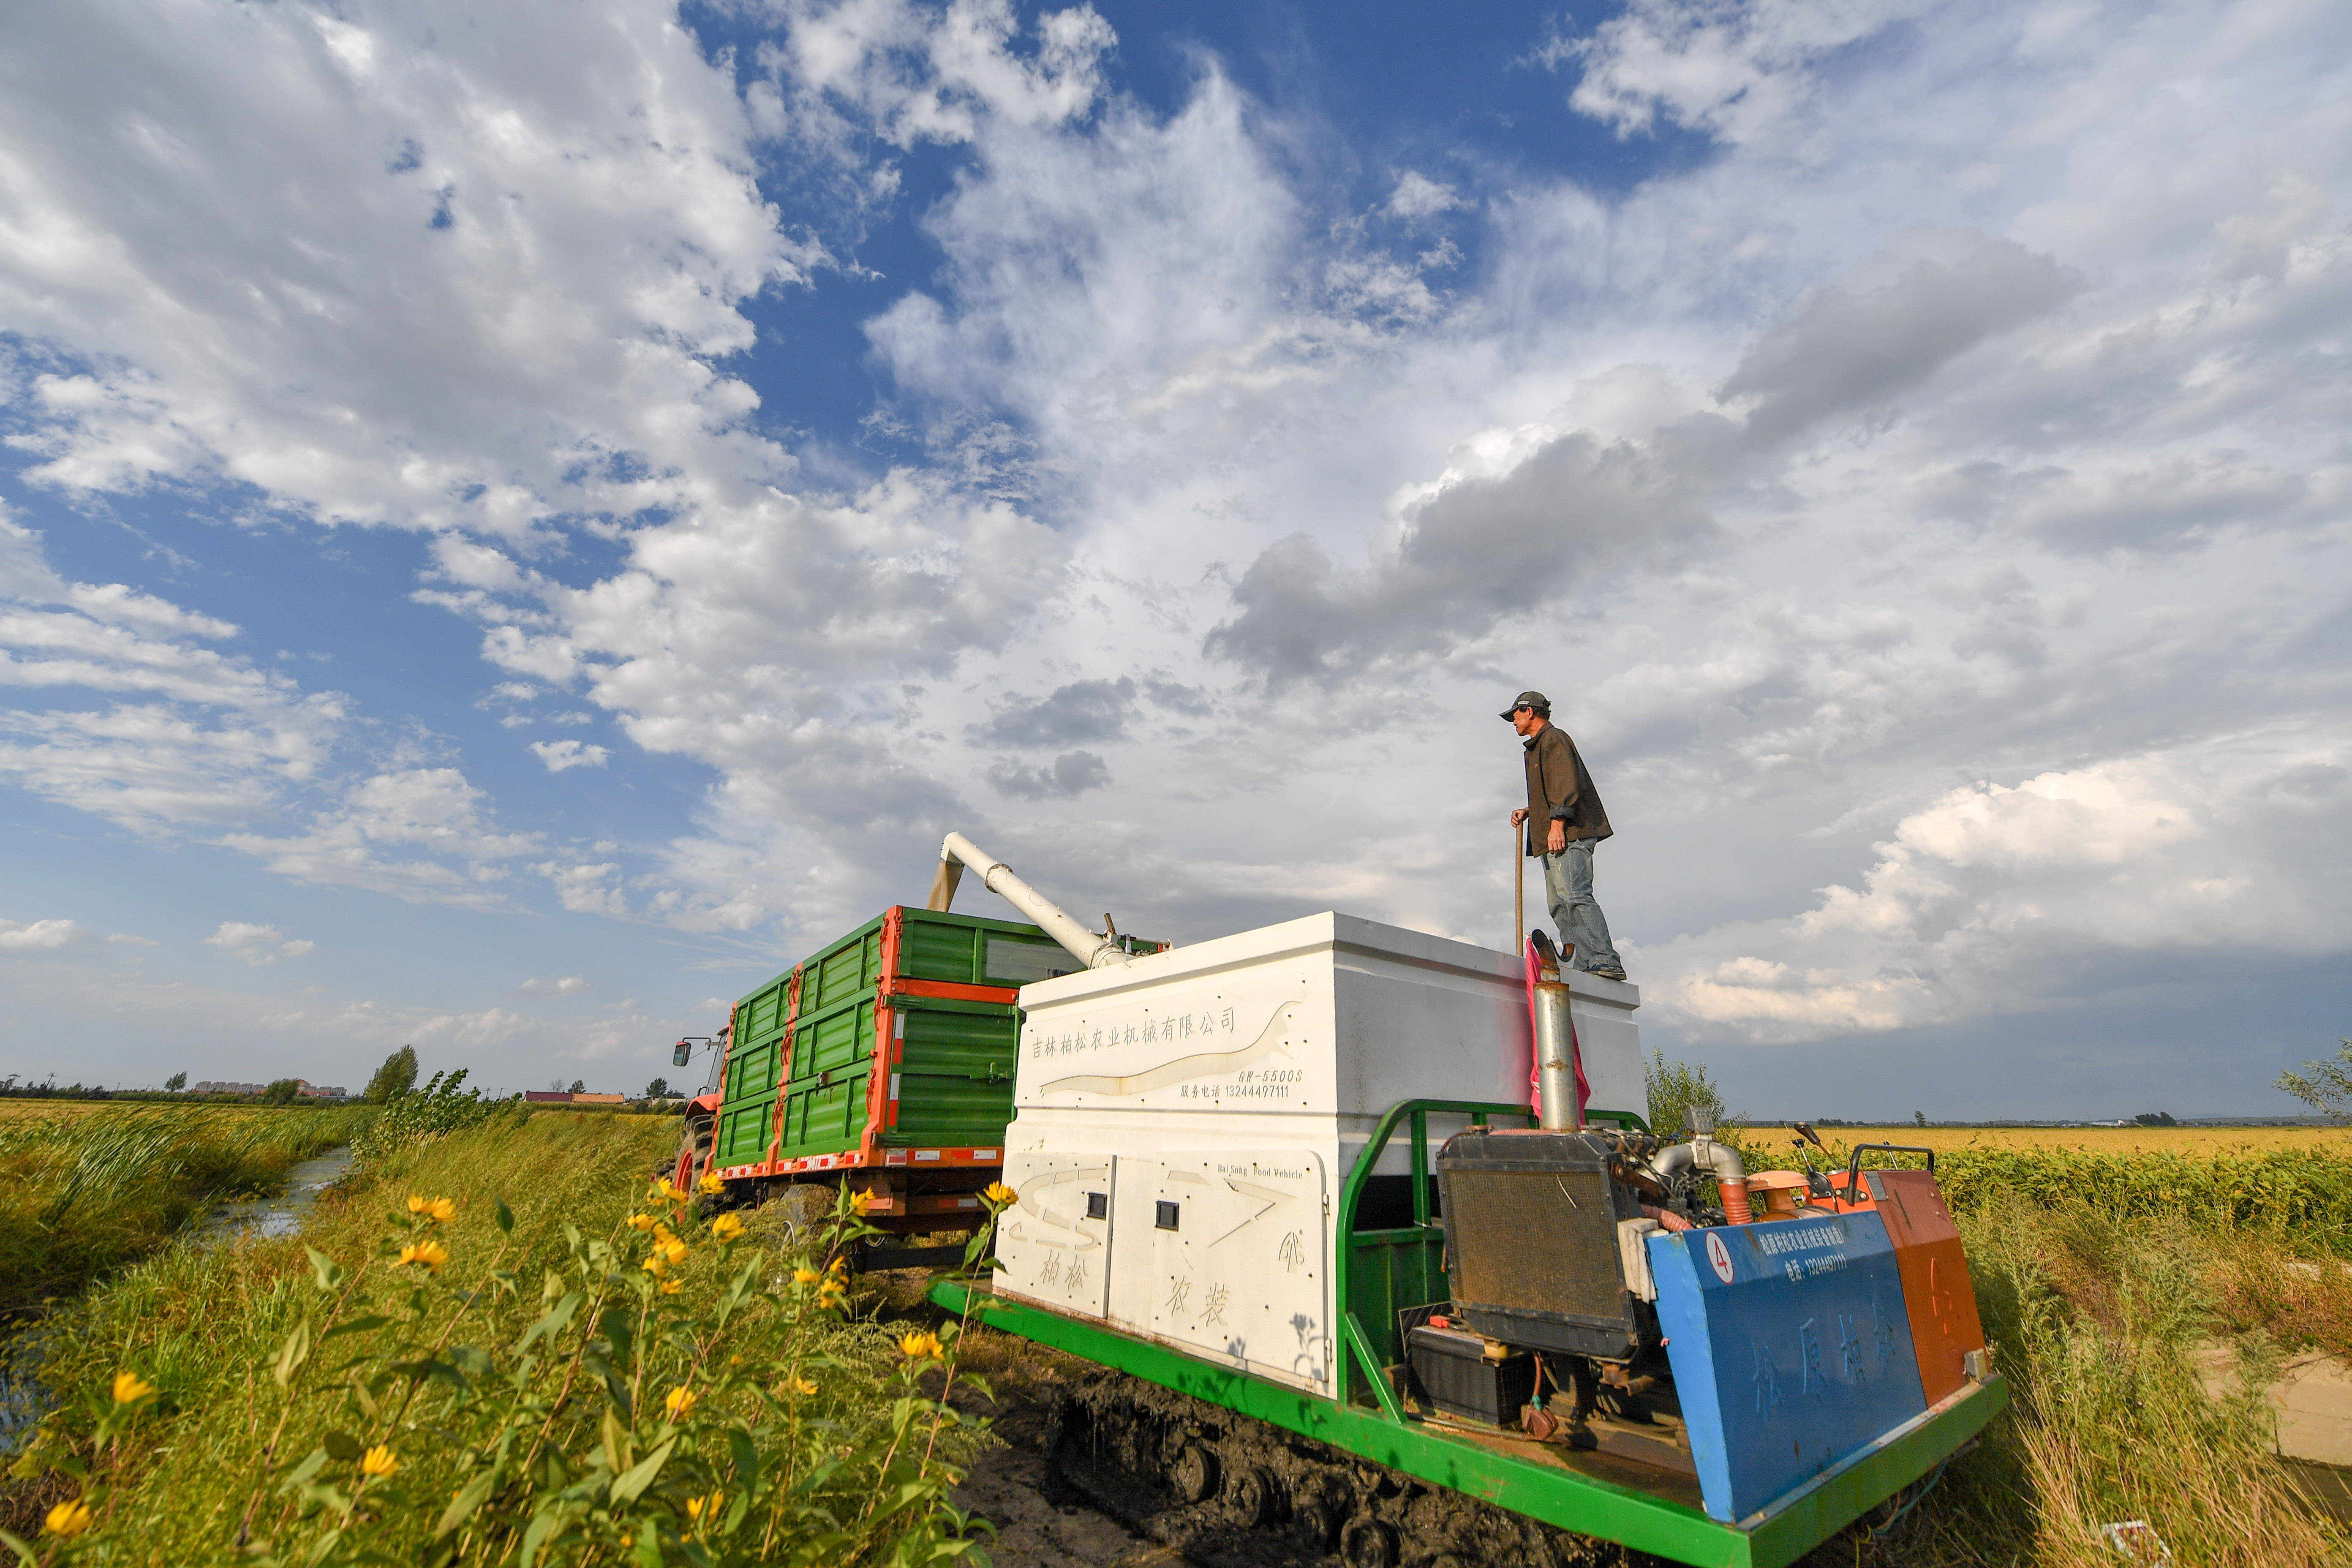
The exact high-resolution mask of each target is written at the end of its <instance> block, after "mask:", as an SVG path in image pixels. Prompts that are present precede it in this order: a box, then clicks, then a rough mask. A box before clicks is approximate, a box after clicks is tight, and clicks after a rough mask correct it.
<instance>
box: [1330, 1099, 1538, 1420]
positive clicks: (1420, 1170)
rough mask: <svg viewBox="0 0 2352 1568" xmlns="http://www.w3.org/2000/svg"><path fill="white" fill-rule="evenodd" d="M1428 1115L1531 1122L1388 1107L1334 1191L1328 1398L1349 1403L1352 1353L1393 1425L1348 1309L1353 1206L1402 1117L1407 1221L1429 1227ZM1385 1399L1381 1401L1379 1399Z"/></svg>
mask: <svg viewBox="0 0 2352 1568" xmlns="http://www.w3.org/2000/svg"><path fill="white" fill-rule="evenodd" d="M1432 1111H1435V1112H1437V1113H1438V1114H1439V1115H1441V1116H1467V1117H1468V1118H1470V1125H1472V1126H1473V1127H1484V1126H1485V1125H1486V1119H1487V1118H1488V1117H1490V1116H1517V1117H1523V1118H1525V1119H1526V1120H1527V1121H1528V1123H1529V1124H1531V1125H1532V1124H1533V1123H1534V1121H1535V1120H1536V1114H1535V1112H1534V1111H1532V1110H1528V1108H1527V1107H1526V1106H1524V1105H1511V1104H1508V1103H1505V1102H1502V1101H1496V1100H1399V1101H1397V1102H1396V1103H1395V1104H1394V1105H1391V1106H1390V1107H1389V1109H1388V1110H1387V1111H1386V1112H1384V1113H1383V1114H1382V1115H1381V1119H1380V1121H1377V1122H1375V1123H1373V1125H1372V1135H1371V1137H1370V1139H1368V1140H1367V1141H1366V1142H1365V1143H1364V1152H1362V1153H1360V1154H1359V1155H1357V1156H1356V1163H1355V1166H1354V1168H1353V1169H1351V1170H1349V1173H1348V1181H1347V1184H1346V1185H1345V1186H1343V1187H1342V1188H1340V1190H1339V1224H1338V1226H1335V1227H1333V1228H1334V1232H1335V1234H1334V1235H1333V1237H1332V1247H1331V1289H1332V1298H1331V1299H1332V1301H1333V1303H1334V1310H1333V1316H1334V1317H1335V1318H1336V1319H1337V1321H1335V1322H1334V1323H1333V1324H1332V1327H1333V1329H1334V1330H1335V1332H1334V1333H1333V1334H1332V1336H1331V1337H1332V1341H1333V1344H1332V1347H1331V1348H1332V1351H1333V1352H1334V1353H1333V1355H1332V1357H1331V1397H1332V1398H1333V1399H1335V1400H1337V1401H1338V1402H1339V1403H1340V1404H1341V1405H1345V1404H1347V1403H1348V1365H1349V1355H1350V1353H1351V1352H1352V1353H1353V1355H1354V1356H1355V1358H1356V1359H1358V1360H1360V1362H1362V1363H1363V1366H1364V1384H1365V1386H1366V1387H1367V1388H1368V1389H1370V1391H1371V1393H1372V1394H1373V1397H1375V1398H1378V1399H1380V1401H1381V1412H1382V1414H1384V1415H1388V1416H1389V1417H1390V1418H1391V1419H1392V1420H1398V1421H1402V1420H1403V1419H1404V1412H1403V1410H1402V1407H1400V1406H1399V1405H1397V1403H1396V1397H1395V1395H1394V1394H1390V1393H1389V1391H1388V1390H1387V1389H1386V1388H1384V1387H1383V1386H1381V1384H1382V1383H1383V1382H1384V1379H1383V1378H1382V1376H1381V1369H1380V1368H1379V1367H1376V1366H1374V1365H1372V1364H1371V1363H1372V1353H1371V1346H1370V1343H1369V1336H1368V1335H1367V1334H1365V1332H1364V1331H1363V1325H1362V1324H1361V1323H1360V1322H1359V1321H1356V1315H1355V1312H1354V1310H1353V1309H1352V1308H1350V1307H1349V1305H1348V1300H1349V1298H1348V1286H1349V1279H1348V1274H1349V1266H1350V1262H1351V1259H1352V1254H1353V1245H1352V1244H1353V1243H1354V1240H1355V1236H1356V1205H1357V1202H1358V1200H1360V1198H1361V1197H1362V1196H1363V1192H1364V1184H1365V1183H1366V1182H1368V1181H1370V1179H1371V1175H1372V1167H1373V1166H1375V1165H1377V1164H1378V1163H1380V1158H1381V1155H1382V1154H1383V1153H1386V1152H1388V1146H1389V1140H1390V1139H1391V1138H1393V1137H1394V1136H1396V1130H1397V1124H1398V1123H1399V1122H1401V1121H1404V1120H1405V1119H1406V1118H1407V1117H1411V1118H1412V1220H1413V1224H1414V1225H1416V1226H1425V1225H1427V1224H1428V1223H1429V1116H1430V1113H1431V1112H1432ZM1383 1395H1386V1397H1382V1396H1383Z"/></svg>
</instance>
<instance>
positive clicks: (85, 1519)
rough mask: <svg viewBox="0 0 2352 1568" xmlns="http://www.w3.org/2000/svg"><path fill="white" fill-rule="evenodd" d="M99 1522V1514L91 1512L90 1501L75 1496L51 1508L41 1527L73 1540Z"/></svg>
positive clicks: (52, 1533) (53, 1533)
mask: <svg viewBox="0 0 2352 1568" xmlns="http://www.w3.org/2000/svg"><path fill="white" fill-rule="evenodd" d="M97 1522H98V1516H97V1515H96V1514H93V1513H92V1512H90V1510H89V1501H88V1500H85V1499H82V1498H75V1499H73V1500H70V1501H68V1502H61V1503H59V1504H58V1506H57V1507H55V1508H53V1509H51V1510H49V1511H48V1516H47V1518H46V1519H44V1520H42V1521H41V1528H42V1529H43V1530H46V1531H48V1532H49V1533H50V1534H51V1535H55V1536H59V1537H62V1538H63V1539H65V1540H67V1541H71V1540H72V1539H73V1538H74V1537H75V1536H77V1535H79V1534H80V1533H81V1532H82V1531H85V1530H88V1529H89V1527H90V1526H91V1525H93V1524H95V1523H97Z"/></svg>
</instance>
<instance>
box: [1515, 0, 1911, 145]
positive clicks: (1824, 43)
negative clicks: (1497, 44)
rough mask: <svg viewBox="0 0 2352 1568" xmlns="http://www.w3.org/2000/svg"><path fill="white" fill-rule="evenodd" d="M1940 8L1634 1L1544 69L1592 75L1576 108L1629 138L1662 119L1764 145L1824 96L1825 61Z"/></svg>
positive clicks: (1766, 0) (1548, 50)
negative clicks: (1821, 74) (1819, 69)
mask: <svg viewBox="0 0 2352 1568" xmlns="http://www.w3.org/2000/svg"><path fill="white" fill-rule="evenodd" d="M1936 4H1937V0H1827V3H1822V0H1761V3H1757V4H1739V3H1737V0H1633V3H1632V4H1630V5H1627V6H1626V7H1625V8H1624V9H1623V10H1622V11H1621V12H1620V13H1619V14H1618V15H1616V16H1612V17H1610V18H1609V19H1608V20H1607V21H1605V22H1603V23H1601V25H1600V26H1598V27H1596V28H1594V29H1593V31H1592V34H1591V37H1583V38H1576V37H1565V36H1557V37H1553V38H1551V39H1549V40H1548V41H1547V42H1546V43H1545V44H1544V45H1543V46H1542V47H1539V48H1538V50H1537V51H1536V55H1535V58H1537V60H1538V61H1539V62H1540V63H1542V64H1545V65H1548V66H1550V67H1552V68H1555V69H1557V68H1562V67H1566V66H1569V65H1571V64H1574V65H1578V66H1580V67H1581V72H1580V78H1579V79H1578V81H1577V84H1576V89H1575V91H1574V92H1573V94H1572V95H1571V96H1570V100H1569V101H1570V103H1572V104H1573V105H1574V106H1575V107H1576V108H1577V109H1578V110H1581V111H1582V112H1584V113H1586V114H1589V115H1591V116H1592V117H1593V118H1594V119H1596V120H1601V121H1607V122H1609V123H1611V124H1612V125H1614V126H1615V127H1616V128H1617V130H1618V131H1619V132H1620V133H1621V134H1631V133H1633V132H1645V131H1648V130H1650V129H1652V128H1653V127H1654V125H1655V124H1656V123H1657V122H1658V121H1660V120H1664V121H1671V122H1674V123H1677V124H1681V125H1686V126H1689V127H1691V128H1693V129H1695V130H1703V131H1707V132H1714V133H1716V134H1717V135H1721V136H1724V137H1726V138H1727V139H1730V140H1735V141H1744V140H1749V139H1753V138H1757V137H1759V136H1761V135H1763V134H1765V133H1767V132H1770V131H1772V130H1775V129H1777V128H1778V127H1779V126H1780V123H1781V122H1782V121H1785V120H1786V119H1787V118H1788V117H1790V115H1791V114H1793V113H1795V112H1796V111H1797V110H1800V109H1801V107H1803V106H1804V105H1806V104H1807V103H1809V102H1810V101H1811V100H1812V98H1813V96H1814V95H1815V93H1816V92H1817V91H1818V90H1819V89H1820V85H1821V84H1820V82H1819V79H1818V78H1817V77H1816V75H1815V74H1814V72H1813V71H1812V70H1811V67H1812V66H1813V65H1814V64H1815V63H1816V62H1818V61H1820V60H1822V58H1823V57H1824V56H1827V55H1829V54H1831V53H1832V52H1833V51H1835V50H1838V49H1842V48H1845V47H1850V46H1852V45H1854V44H1856V43H1860V42H1862V41H1864V40H1865V39H1868V38H1871V37H1875V36H1877V35H1879V34H1881V33H1884V32H1885V30H1886V29H1888V28H1889V27H1892V26H1895V25H1896V24H1897V23H1899V22H1902V21H1906V20H1907V19H1909V18H1911V17H1914V16H1920V15H1922V14H1924V13H1926V12H1927V11H1929V10H1931V9H1933V8H1934V6H1935V5H1936Z"/></svg>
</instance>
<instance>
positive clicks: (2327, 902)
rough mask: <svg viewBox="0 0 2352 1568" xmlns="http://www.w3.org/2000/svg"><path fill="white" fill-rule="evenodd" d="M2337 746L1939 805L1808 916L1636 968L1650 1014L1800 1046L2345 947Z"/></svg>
mask: <svg viewBox="0 0 2352 1568" xmlns="http://www.w3.org/2000/svg"><path fill="white" fill-rule="evenodd" d="M2347 764H2352V738H2348V737H2346V736H2344V735H2342V734H2341V733H2340V732H2339V733H2333V734H2331V733H2329V732H2327V731H2316V732H2315V731H2308V730H2306V731H2300V732H2289V733H2277V732H2259V733H2254V734H2247V735H2237V736H2228V737H2217V738H2216V739H2215V740H2213V741H2211V742H2206V743H2203V744H2200V746H2198V747H2196V748H2194V749H2189V750H2175V751H2168V752H2153V753H2143V754H2140V755H2137V756H2131V757H2121V758H2115V759H2111V760H2108V761H2105V762H2101V763H2094V764H2091V765H2087V766H2084V767H2078V768H2074V769H2070V770H2066V771H2063V772H2053V773H2041V774H2038V775H2035V776H2034V777H2032V778H2028V779H2026V780H2024V781H2023V782H2021V783H2020V784H2017V785H2015V786H2014V787H2004V786H2000V785H1997V784H1986V785H1981V786H1978V787H1972V788H1966V789H1958V790H1953V791H1951V792H1949V793H1948V794H1946V795H1942V796H1941V797H1940V798H1938V799H1937V800H1934V801H1932V802H1930V803H1928V804H1927V805H1925V806H1923V807H1921V808H1920V809H1918V810H1916V811H1915V812H1912V813H1910V814H1909V815H1907V816H1905V817H1904V818H1903V819H1902V821H1900V822H1899V823H1897V824H1896V825H1895V832H1894V834H1893V836H1892V837H1890V838H1889V839H1887V840H1886V841H1885V842H1883V843H1881V844H1878V845H1876V846H1874V852H1875V855H1876V860H1875V863H1874V864H1873V865H1872V866H1871V867H1870V868H1868V870H1866V871H1865V872H1864V875H1863V877H1862V879H1861V880H1860V883H1859V885H1858V886H1848V885H1839V886H1834V887H1830V888H1826V889H1822V891H1821V896H1820V899H1819V901H1818V902H1816V903H1815V904H1814V905H1813V907H1812V908H1811V909H1810V910H1806V911H1805V912H1804V913H1803V914H1801V915H1798V916H1795V917H1793V918H1790V919H1788V920H1785V921H1774V922H1764V923H1761V924H1745V925H1738V926H1731V927H1726V928H1723V929H1721V930H1719V931H1711V932H1707V933H1705V934H1702V935H1699V936H1696V937H1685V938H1682V939H1679V940H1677V941H1676V942H1673V943H1671V944H1665V945H1662V946H1659V947H1656V948H1653V949H1648V950H1645V951H1644V952H1643V960H1644V964H1645V967H1648V968H1649V969H1650V970H1651V990H1650V1002H1651V1005H1652V1006H1653V1007H1654V1009H1656V1010H1657V1011H1658V1012H1660V1013H1662V1014H1663V1015H1664V1016H1667V1017H1669V1018H1673V1019H1677V1020H1680V1021H1684V1022H1686V1023H1687V1024H1688V1025H1690V1026H1693V1027H1696V1028H1699V1029H1701V1030H1703V1031H1704V1032H1706V1033H1708V1034H1711V1035H1716V1036H1723V1035H1728V1036H1730V1037H1744V1038H1748V1039H1760V1040H1792V1039H1809V1038H1815V1037H1820V1036H1822V1035H1823V1034H1835V1033H1840V1032H1843V1031H1848V1030H1859V1029H1891V1028H1897V1027H1902V1026H1915V1025H1923V1024H1938V1023H1948V1022H1951V1021H1953V1020H1955V1019H1961V1018H1968V1017H1973V1016H1985V1015H1998V1014H2003V1013H2014V1012H2024V1011H2032V1010H2036V1009H2038V1008H2041V1007H2044V1006H2048V1005H2052V1004H2053V1003H2063V1002H2064V1001H2067V1000H2069V999H2071V998H2074V997H2078V996H2081V995H2084V994H2086V993H2087V994H2095V993H2096V990H2097V988H2098V987H2099V986H2100V985H2101V984H2114V980H2113V977H2114V976H2115V974H2116V973H2117V972H2118V970H2117V966H2118V964H2119V963H2120V964H2121V965H2122V973H2125V974H2126V976H2128V977H2129V978H2130V979H2131V980H2132V981H2133V982H2134V983H2138V982H2141V981H2144V980H2145V979H2146V978H2147V976H2148V975H2150V974H2154V973H2165V972H2168V971H2173V970H2186V971H2188V972H2189V973H2195V972H2196V971H2198V970H2200V969H2203V968H2205V967H2207V966H2210V965H2213V964H2217V963H2230V962H2232V961H2233V959H2235V958H2237V957H2240V956H2242V955H2245V954H2250V953H2260V954H2263V955H2269V956H2275V955H2280V954H2286V953H2306V954H2324V953H2331V952H2343V951H2345V950H2347V948H2352V895H2347V892H2346V890H2345V889H2344V888H2343V886H2342V884H2341V879H2340V878H2337V877H2336V876H2335V874H2334V870H2333V857H2332V855H2331V853H2330V851H2329V848H2328V846H2329V844H2330V842H2331V841H2332V839H2333V838H2334V837H2335V836H2336V833H2337V831H2338V827H2339V825H2340V823H2341V821H2342V816H2343V813H2344V811H2345V810H2346V808H2347V806H2352V765H2347Z"/></svg>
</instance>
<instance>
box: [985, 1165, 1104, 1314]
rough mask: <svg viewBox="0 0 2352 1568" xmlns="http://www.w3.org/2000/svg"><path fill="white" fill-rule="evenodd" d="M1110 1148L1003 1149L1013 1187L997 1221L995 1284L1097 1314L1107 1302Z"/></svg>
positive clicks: (1007, 1180) (1006, 1176) (1006, 1175)
mask: <svg viewBox="0 0 2352 1568" xmlns="http://www.w3.org/2000/svg"><path fill="white" fill-rule="evenodd" d="M1119 1163H1120V1162H1118V1161H1114V1160H1113V1159H1112V1158H1111V1157H1110V1156H1109V1155H1108V1154H1100V1155H1091V1154H1077V1155H1072V1154H1014V1153H1009V1152H1008V1154H1007V1155H1006V1158H1005V1162H1004V1182H1005V1184H1006V1185H1007V1186H1009V1187H1011V1188H1012V1189H1013V1192H1014V1193H1015V1194H1019V1195H1018V1196H1017V1197H1016V1198H1015V1199H1014V1200H1013V1206H1012V1207H1011V1208H1008V1209H1006V1210H1005V1211H1004V1215H1003V1218H1001V1219H999V1220H998V1221H997V1222H996V1261H997V1269H996V1288H997V1289H1000V1290H1003V1291H1006V1292H1008V1293H1010V1294H1012V1295H1015V1296H1026V1297H1028V1298H1029V1299H1030V1300H1035V1301H1045V1302H1048V1303H1051V1304H1052V1305H1054V1306H1057V1307H1062V1308H1066V1309H1067V1310H1070V1311H1073V1312H1080V1313H1083V1314H1085V1315H1086V1316H1087V1317H1089V1318H1099V1317H1101V1316H1103V1314H1104V1313H1105V1312H1106V1311H1107V1310H1108V1308H1109V1304H1110V1239H1111V1237H1110V1216H1111V1212H1112V1210H1111V1197H1112V1189H1111V1182H1112V1179H1113V1177H1114V1176H1115V1175H1116V1174H1117V1169H1116V1167H1117V1166H1118V1164H1119Z"/></svg>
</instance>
